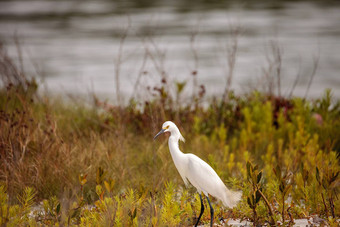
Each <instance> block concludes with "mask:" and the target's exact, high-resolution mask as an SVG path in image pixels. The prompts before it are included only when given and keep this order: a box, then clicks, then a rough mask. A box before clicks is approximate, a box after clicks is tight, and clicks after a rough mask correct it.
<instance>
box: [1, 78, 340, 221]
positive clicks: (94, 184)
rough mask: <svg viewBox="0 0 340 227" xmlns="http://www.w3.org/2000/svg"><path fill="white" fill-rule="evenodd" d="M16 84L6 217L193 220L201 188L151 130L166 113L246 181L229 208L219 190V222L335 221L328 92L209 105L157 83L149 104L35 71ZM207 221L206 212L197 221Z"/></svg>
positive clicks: (237, 180) (239, 183)
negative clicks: (74, 95)
mask: <svg viewBox="0 0 340 227" xmlns="http://www.w3.org/2000/svg"><path fill="white" fill-rule="evenodd" d="M12 82H13V83H9V84H6V87H4V88H1V90H0V126H1V127H0V185H1V186H0V205H1V207H0V208H1V210H0V222H1V224H5V225H7V226H18V225H25V224H29V225H32V226H34V225H40V224H42V225H57V226H58V225H59V226H65V225H81V226H180V225H193V224H194V223H195V221H196V218H197V216H198V212H199V210H200V200H199V197H198V196H197V194H195V190H194V189H193V188H191V187H190V188H185V187H184V184H183V182H182V179H181V178H180V176H179V174H178V173H177V170H176V168H175V166H174V164H173V162H172V159H171V156H170V154H169V151H168V148H167V144H166V139H165V137H166V136H163V137H161V138H160V139H159V140H157V141H156V142H155V141H153V139H152V138H153V136H154V135H155V134H156V133H157V131H158V130H159V128H160V126H161V124H162V123H163V122H164V121H165V120H173V121H175V122H176V123H177V125H178V126H179V127H180V130H181V131H182V134H183V136H184V137H185V138H186V141H187V142H186V143H185V144H183V143H181V144H180V148H181V149H182V150H183V151H184V152H191V153H195V154H196V155H198V156H199V157H201V158H202V159H203V160H205V161H206V162H207V163H208V164H210V165H211V166H212V167H213V168H214V169H215V170H216V172H217V173H218V174H219V176H221V178H222V180H223V181H224V182H225V183H226V185H227V186H228V187H230V188H232V189H234V190H242V191H243V197H242V200H241V202H240V203H239V205H238V206H237V207H236V208H234V209H232V210H229V209H227V208H223V207H222V206H221V204H220V203H219V202H218V201H216V200H212V201H213V203H214V207H215V214H216V216H215V220H217V219H218V218H220V217H224V218H226V217H227V216H228V217H235V218H243V219H253V220H256V221H257V222H258V223H259V224H263V223H265V222H266V221H273V220H274V221H275V222H276V221H282V220H283V221H285V222H286V224H292V223H291V219H290V217H292V218H302V217H308V216H309V215H311V214H317V215H319V216H321V217H323V218H325V219H327V220H328V222H329V224H330V225H335V224H336V222H337V221H338V219H337V218H336V217H339V216H340V200H339V199H338V198H339V195H338V193H339V171H340V168H339V166H340V165H339V152H340V117H339V116H340V102H339V101H338V100H332V98H331V93H330V91H326V94H325V96H324V97H322V98H320V99H318V100H315V101H306V100H303V99H300V98H293V99H284V98H281V97H273V96H266V95H264V94H261V93H259V92H252V93H250V94H249V95H245V96H242V97H237V96H235V95H234V94H233V93H230V94H229V96H228V97H229V99H228V102H220V101H216V100H214V101H211V102H210V103H206V104H205V106H204V107H203V105H202V106H201V105H200V104H199V101H201V100H200V98H201V96H199V97H196V99H195V100H196V102H195V103H194V104H195V105H192V104H191V103H189V104H184V105H179V103H178V102H176V101H175V100H173V99H172V98H171V95H169V94H168V93H167V92H168V88H167V87H164V86H166V85H162V87H161V88H156V89H155V90H156V91H160V93H159V94H158V96H156V97H155V98H154V99H152V100H150V101H149V102H146V103H139V102H138V100H131V102H130V104H129V105H127V106H112V105H110V104H109V103H106V102H101V101H99V100H98V99H95V102H94V104H93V105H92V106H91V105H90V106H85V105H84V104H82V103H71V104H69V103H63V102H62V101H60V100H54V99H52V98H47V97H39V96H38V95H37V94H36V93H35V92H36V90H37V86H38V85H37V83H36V82H35V80H34V79H32V80H28V79H24V80H23V81H20V80H19V81H15V80H14V81H12ZM178 86H179V87H178V88H177V90H178V92H181V91H182V90H183V87H185V83H183V84H182V85H178ZM162 138H163V139H162ZM247 162H249V163H252V164H253V165H254V166H258V167H257V168H258V169H257V170H256V171H258V172H257V174H259V172H261V174H262V176H261V181H260V182H257V183H259V185H257V186H254V185H252V182H251V181H247V179H248V178H247V177H248V176H247V175H248V173H247V168H246V163H247ZM273 169H275V171H274V170H273ZM256 171H255V172H256ZM167 182H169V183H167ZM287 188H288V189H287ZM257 191H261V192H262V193H263V195H264V196H261V198H263V199H261V198H260V197H259V195H256V193H257ZM254 193H255V194H254ZM258 193H259V192H258ZM256 196H257V198H256ZM247 198H249V199H252V200H255V202H256V204H255V203H254V201H251V202H250V204H249V203H248V202H247ZM264 198H266V200H265V199H264ZM256 200H257V201H256ZM206 208H207V209H206V210H208V207H206ZM269 208H270V209H272V211H273V215H271V217H270V216H268V209H269ZM255 212H256V215H254V214H255ZM209 219H210V217H209V212H205V214H204V215H203V218H202V221H203V222H204V223H206V222H209ZM270 219H273V220H270Z"/></svg>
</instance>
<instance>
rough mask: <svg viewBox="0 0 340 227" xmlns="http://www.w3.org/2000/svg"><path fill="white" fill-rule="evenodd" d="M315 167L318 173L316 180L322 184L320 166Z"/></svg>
mask: <svg viewBox="0 0 340 227" xmlns="http://www.w3.org/2000/svg"><path fill="white" fill-rule="evenodd" d="M315 168H316V174H315V177H316V180H317V181H318V182H319V184H320V185H321V181H320V173H319V168H318V167H315Z"/></svg>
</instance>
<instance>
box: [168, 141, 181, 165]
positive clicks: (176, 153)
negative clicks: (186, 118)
mask: <svg viewBox="0 0 340 227" xmlns="http://www.w3.org/2000/svg"><path fill="white" fill-rule="evenodd" d="M178 140H179V136H175V135H170V137H169V140H168V145H169V150H170V153H171V157H172V159H173V161H174V162H175V165H176V166H177V165H178V161H179V159H180V158H181V156H182V155H183V153H182V151H181V150H180V149H179V146H178Z"/></svg>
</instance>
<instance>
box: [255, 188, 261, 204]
mask: <svg viewBox="0 0 340 227" xmlns="http://www.w3.org/2000/svg"><path fill="white" fill-rule="evenodd" d="M255 195H256V203H258V202H259V201H260V199H261V193H260V192H259V190H256V193H255Z"/></svg>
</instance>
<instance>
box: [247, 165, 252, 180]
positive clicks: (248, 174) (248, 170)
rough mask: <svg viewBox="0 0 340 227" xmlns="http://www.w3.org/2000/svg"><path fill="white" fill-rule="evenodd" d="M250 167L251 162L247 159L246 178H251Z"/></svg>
mask: <svg viewBox="0 0 340 227" xmlns="http://www.w3.org/2000/svg"><path fill="white" fill-rule="evenodd" d="M250 169H251V164H250V162H249V161H248V162H247V178H248V179H249V178H251V173H250Z"/></svg>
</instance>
